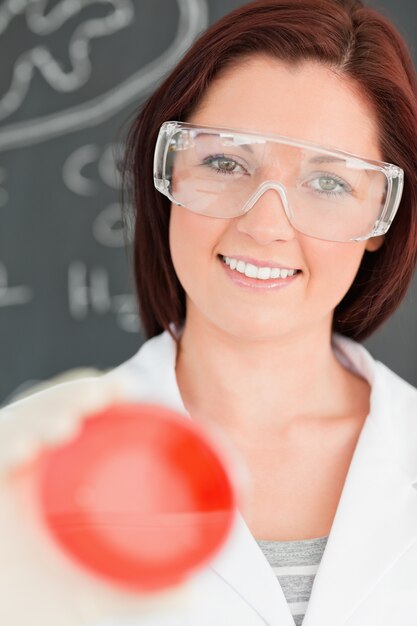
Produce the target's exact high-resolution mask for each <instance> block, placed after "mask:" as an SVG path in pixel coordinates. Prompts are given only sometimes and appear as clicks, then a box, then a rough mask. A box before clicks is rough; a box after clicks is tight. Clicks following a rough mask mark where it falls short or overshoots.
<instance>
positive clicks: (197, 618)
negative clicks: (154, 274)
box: [118, 332, 417, 626]
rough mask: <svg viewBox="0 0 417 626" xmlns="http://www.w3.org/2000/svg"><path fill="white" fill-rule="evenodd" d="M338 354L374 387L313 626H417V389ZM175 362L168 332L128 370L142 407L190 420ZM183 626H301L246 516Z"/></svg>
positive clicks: (342, 341)
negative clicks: (143, 403) (169, 410)
mask: <svg viewBox="0 0 417 626" xmlns="http://www.w3.org/2000/svg"><path fill="white" fill-rule="evenodd" d="M333 346H334V350H335V353H336V355H337V356H338V358H339V360H341V361H342V362H343V363H344V365H345V366H347V367H349V368H350V369H352V370H354V371H356V372H357V373H359V374H360V375H361V376H362V377H364V378H365V379H367V380H368V382H369V383H370V385H371V388H372V392H371V400H370V413H369V416H368V417H367V419H366V421H365V424H364V426H363V428H362V431H361V434H360V437H359V440H358V442H357V446H356V449H355V452H354V455H353V458H352V462H351V465H350V468H349V471H348V474H347V477H346V481H345V484H344V488H343V491H342V495H341V498H340V501H339V505H338V508H337V512H336V516H335V518H334V522H333V525H332V528H331V532H330V535H329V538H328V542H327V545H326V548H325V551H324V554H323V558H322V561H321V563H320V566H319V569H318V572H317V574H316V577H315V580H314V585H313V589H312V593H311V597H310V601H309V603H308V607H307V612H306V615H305V618H304V621H303V626H397V625H398V626H417V389H415V388H414V387H412V386H411V385H409V384H408V383H407V382H406V381H404V380H403V379H401V378H400V377H399V376H397V375H396V374H395V373H394V372H392V371H391V370H390V369H389V368H387V367H386V366H385V365H383V364H382V363H380V362H378V361H376V360H374V359H373V357H372V356H371V355H370V354H369V352H368V351H367V350H366V349H365V348H364V347H363V346H362V345H360V344H359V343H357V342H354V341H352V340H350V339H347V338H346V337H342V336H341V335H338V334H335V335H333ZM175 357H176V351H175V343H174V341H173V340H172V338H171V337H170V335H169V334H168V333H167V332H165V333H162V334H161V335H159V336H157V337H154V338H153V339H151V340H148V341H147V342H146V343H145V344H144V345H143V346H142V347H141V349H140V350H139V352H138V353H137V354H136V355H135V356H134V357H133V358H131V359H130V360H129V361H127V362H126V363H124V364H123V365H121V366H120V367H119V368H118V370H119V372H122V371H123V372H125V373H126V374H129V375H130V376H132V377H133V379H134V380H136V381H137V390H136V394H137V398H138V399H141V400H142V401H145V400H146V401H149V402H158V403H159V404H164V405H166V406H168V407H171V408H173V409H176V410H178V411H180V412H182V413H184V414H186V415H187V411H186V409H185V407H184V405H183V402H182V399H181V396H180V393H179V389H178V385H177V382H176V377H175ZM301 508H302V506H301ZM277 515H279V511H277ZM178 623H181V624H184V626H185V624H187V626H232V625H233V626H234V625H235V624H236V625H238V624H239V625H243V624H244V625H245V626H246V625H248V626H249V625H250V626H252V625H253V626H261V625H262V624H267V625H268V626H294V620H293V618H292V615H291V612H290V610H289V607H288V604H287V602H286V600H285V597H284V594H283V591H282V589H281V586H280V584H279V582H278V580H277V578H276V575H275V574H274V573H273V571H272V568H271V567H270V565H269V563H268V561H267V559H266V558H265V556H264V555H263V553H262V551H261V549H260V548H259V546H258V544H257V543H256V541H255V539H254V537H253V535H252V534H251V532H250V531H249V528H248V527H247V525H246V523H245V521H244V519H243V517H242V515H241V514H240V513H238V515H237V518H236V524H235V527H234V529H233V532H232V535H231V537H230V539H229V542H228V543H227V545H226V547H225V549H224V550H222V551H221V552H220V554H219V555H218V556H217V558H215V560H214V561H213V562H212V563H211V566H210V567H209V568H208V569H207V570H206V571H205V573H204V575H203V576H201V586H200V596H199V600H198V602H196V603H195V612H194V613H193V614H192V615H191V614H190V615H189V616H188V621H187V620H185V621H184V622H178Z"/></svg>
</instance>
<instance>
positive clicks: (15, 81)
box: [0, 0, 417, 403]
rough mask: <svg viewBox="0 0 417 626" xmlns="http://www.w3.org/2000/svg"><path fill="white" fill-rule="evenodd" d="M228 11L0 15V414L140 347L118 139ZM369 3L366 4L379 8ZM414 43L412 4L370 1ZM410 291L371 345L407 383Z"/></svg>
mask: <svg viewBox="0 0 417 626" xmlns="http://www.w3.org/2000/svg"><path fill="white" fill-rule="evenodd" d="M242 4H244V2H240V1H232V0H49V1H48V0H3V2H2V3H1V4H0V57H1V59H2V62H1V66H0V346H1V348H0V374H1V375H0V403H1V402H7V401H9V400H10V399H11V398H12V397H13V396H14V394H15V393H16V392H21V391H22V390H23V389H24V388H25V387H26V386H28V385H31V384H33V383H34V382H36V381H41V380H44V379H46V378H48V377H50V376H53V375H55V374H57V373H58V372H61V371H64V370H67V369H69V368H73V367H79V366H94V367H99V368H108V367H111V366H113V365H116V364H118V363H120V362H121V361H123V360H125V359H126V358H128V357H129V356H130V355H132V354H133V353H134V352H135V351H136V350H137V349H138V347H139V346H140V345H141V343H142V342H143V341H144V335H143V332H142V329H141V327H140V324H139V322H138V318H137V312H136V299H135V296H134V290H133V280H132V272H131V269H130V263H129V247H128V246H127V247H126V246H125V245H124V239H123V233H122V224H121V219H120V216H121V213H120V204H119V202H120V179H119V176H118V174H117V160H118V157H117V155H118V154H120V153H121V146H120V142H121V129H122V128H123V125H124V122H125V120H126V119H128V117H129V116H130V115H131V113H132V112H133V111H134V109H136V108H137V107H138V105H140V103H141V102H143V101H144V99H145V98H146V97H147V96H148V95H149V94H150V93H151V92H152V91H153V90H154V89H155V87H156V86H157V85H158V83H159V82H160V81H161V79H162V78H163V77H164V75H165V74H166V73H167V72H168V71H169V70H170V69H171V67H173V66H174V65H175V64H176V63H177V62H178V60H179V59H180V58H181V56H182V55H183V54H184V52H185V51H186V50H187V48H188V47H189V46H190V44H191V43H192V41H193V40H194V39H195V38H196V37H197V36H198V35H199V34H200V33H201V32H202V31H203V30H205V28H206V27H207V26H208V25H209V24H210V23H212V22H214V21H215V20H217V19H218V18H219V17H221V16H222V15H224V14H225V13H227V12H229V11H230V10H231V9H233V8H235V7H237V6H240V5H242ZM375 4H376V3H374V5H375ZM378 7H380V8H382V9H383V10H384V11H385V12H386V14H387V15H389V16H390V17H391V18H393V19H394V21H395V22H396V23H397V25H398V27H399V28H400V30H401V31H402V32H403V33H404V35H405V36H406V38H407V39H408V41H409V43H410V44H411V45H412V44H413V43H414V41H413V38H414V37H415V33H416V32H417V29H416V26H417V24H416V21H417V16H416V7H415V4H414V0H409V1H408V2H404V0H403V1H402V3H401V6H398V3H397V2H395V1H394V0H392V1H391V2H389V1H388V0H386V1H385V2H382V1H381V2H379V3H378ZM416 311H417V302H416V286H415V285H414V286H413V288H412V289H411V290H410V295H409V297H408V299H407V302H406V303H405V304H404V306H402V307H401V309H400V310H399V311H398V313H397V314H396V315H395V316H394V318H393V319H392V320H391V321H390V322H389V323H388V324H386V326H385V327H384V328H383V329H382V330H381V331H380V332H378V333H377V334H376V335H375V336H374V337H373V338H372V340H370V341H369V342H367V344H368V347H370V348H371V351H372V352H373V353H374V354H375V355H376V356H377V357H378V358H381V359H382V360H384V361H385V363H387V365H389V366H390V367H392V368H393V369H395V371H397V372H398V373H399V374H400V375H402V376H403V377H405V378H406V379H408V380H410V382H412V383H413V384H417V356H416V355H417V350H416V348H417V331H416V324H415V314H416Z"/></svg>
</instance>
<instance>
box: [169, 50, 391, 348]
mask: <svg viewBox="0 0 417 626" xmlns="http://www.w3.org/2000/svg"><path fill="white" fill-rule="evenodd" d="M187 122H192V123H194V124H199V125H202V126H225V127H231V128H244V129H247V130H252V131H256V132H263V133H266V134H268V133H273V134H278V135H284V136H287V137H292V138H296V139H300V140H306V141H311V142H314V143H317V144H321V145H324V146H331V147H333V148H336V149H340V150H344V151H347V152H351V153H354V154H359V155H361V156H365V157H368V158H369V159H379V160H380V159H382V155H381V152H380V150H379V146H378V128H377V124H376V120H375V117H374V114H373V112H372V110H371V109H370V107H369V105H368V104H367V103H366V101H365V100H363V99H361V98H360V97H359V96H358V94H357V93H356V92H355V90H354V88H353V86H352V84H351V83H350V82H349V81H348V79H346V78H342V77H340V76H338V75H337V74H336V73H334V72H332V71H331V70H330V69H328V68H327V67H325V66H324V65H321V64H318V63H315V62H305V63H303V64H302V65H300V66H298V67H297V68H294V67H290V66H288V65H287V64H285V63H283V62H281V61H278V60H274V59H270V58H266V57H259V56H256V57H255V56H254V57H252V58H250V59H249V60H245V61H244V62H242V63H241V64H240V65H238V66H236V67H234V68H233V69H230V70H229V71H228V72H227V73H225V74H223V75H222V76H221V77H219V78H218V79H217V80H216V81H214V82H213V83H212V84H211V86H210V87H209V89H208V91H207V92H206V94H205V96H204V98H203V99H202V101H201V103H200V105H199V107H198V109H197V110H195V111H194V113H193V115H192V116H191V117H189V118H188V119H187ZM324 184H326V181H324ZM381 244H382V238H371V239H369V240H367V241H363V242H349V243H336V242H331V241H323V240H319V239H315V238H312V237H309V236H307V235H304V234H301V233H300V232H298V231H297V230H295V228H294V227H293V226H292V225H291V224H290V223H289V221H288V219H287V217H286V214H285V211H284V207H283V204H282V200H281V197H280V195H279V193H277V191H276V190H275V189H269V190H267V191H266V192H265V193H263V194H262V195H261V196H260V197H259V198H258V200H257V201H256V203H255V204H254V205H253V206H252V208H251V209H250V211H248V212H247V213H245V214H244V215H241V216H238V217H233V218H230V219H222V218H215V217H207V216H203V215H198V214H195V213H192V212H191V211H189V210H188V209H186V208H184V207H179V206H177V205H175V204H172V205H171V217H170V249H171V256H172V260H173V264H174V268H175V271H176V273H177V276H178V278H179V280H180V282H181V284H182V286H183V288H184V290H185V292H186V301H187V323H188V321H189V320H190V319H191V318H192V321H193V324H197V325H199V326H200V327H201V328H203V327H204V325H205V324H209V325H212V326H215V327H217V328H218V329H222V330H223V331H225V332H227V333H230V334H232V335H234V336H236V337H238V336H239V337H242V338H245V339H254V340H255V339H258V340H264V339H268V340H270V339H273V338H277V337H278V336H282V335H288V334H292V333H297V332H302V331H303V329H304V330H307V329H310V330H311V328H312V327H313V328H317V327H318V326H320V327H321V328H322V329H324V328H330V326H331V321H332V316H333V311H334V308H335V307H336V306H337V304H338V303H339V302H340V301H341V300H342V298H343V296H344V295H345V294H346V292H347V291H348V289H349V287H350V286H351V284H352V282H353V280H354V278H355V275H356V273H357V270H358V268H359V265H360V262H361V259H362V256H363V254H364V251H365V250H366V249H368V250H370V251H372V250H375V249H377V248H378V247H379V246H380V245H381ZM224 257H229V258H231V259H236V261H241V262H242V261H243V262H245V261H246V262H249V264H250V265H252V266H255V268H256V267H257V266H258V267H265V266H272V267H279V268H288V269H290V270H292V269H296V270H300V271H299V272H298V273H297V274H296V275H295V276H294V277H292V278H281V280H278V281H275V282H274V281H272V280H262V279H257V278H245V277H244V276H243V275H242V274H240V273H239V272H238V271H236V270H231V269H230V267H234V265H235V261H232V262H231V265H226V264H225V262H224ZM242 267H243V266H242ZM238 268H239V266H238ZM252 271H254V272H255V271H257V270H256V269H254V270H252ZM263 271H264V272H266V270H263ZM273 276H274V274H273ZM277 283H278V284H277Z"/></svg>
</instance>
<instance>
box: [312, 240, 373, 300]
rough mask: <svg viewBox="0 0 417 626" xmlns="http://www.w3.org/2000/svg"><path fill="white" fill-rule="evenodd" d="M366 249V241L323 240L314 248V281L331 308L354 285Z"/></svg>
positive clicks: (313, 283)
mask: <svg viewBox="0 0 417 626" xmlns="http://www.w3.org/2000/svg"><path fill="white" fill-rule="evenodd" d="M321 244H323V245H321ZM364 251H365V243H363V242H352V243H332V242H320V244H319V245H318V246H315V247H314V250H312V249H311V251H310V252H311V254H310V255H309V259H311V264H310V272H311V284H312V285H313V286H314V289H317V290H318V291H320V297H321V299H322V300H324V301H327V302H329V304H330V306H331V307H335V306H336V305H337V304H338V303H339V302H340V301H341V300H342V298H343V297H344V296H345V294H346V293H347V291H348V290H349V288H350V286H351V285H352V283H353V281H354V279H355V276H356V274H357V271H358V269H359V266H360V263H361V260H362V257H363V254H364Z"/></svg>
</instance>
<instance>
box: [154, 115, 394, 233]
mask: <svg viewBox="0 0 417 626" xmlns="http://www.w3.org/2000/svg"><path fill="white" fill-rule="evenodd" d="M154 184H155V187H156V189H158V191H160V192H161V193H163V194H164V195H165V196H167V198H169V199H170V200H171V202H174V203H175V204H177V205H178V206H183V207H185V208H186V209H189V210H190V211H193V212H194V213H198V214H200V215H206V216H209V217H217V218H232V217H237V216H239V215H243V214H244V213H247V212H248V211H249V210H250V209H251V208H252V207H253V206H254V204H255V203H256V201H257V200H258V199H259V198H260V197H261V195H262V194H263V193H265V191H267V190H268V189H275V190H276V191H277V192H278V194H279V195H280V197H281V201H282V205H283V207H284V210H285V213H286V215H287V218H288V220H289V222H290V223H291V224H292V226H293V227H294V228H295V229H296V230H298V231H299V232H301V233H303V234H305V235H308V236H310V237H315V238H318V239H324V240H327V241H340V242H347V241H360V240H364V239H369V238H370V237H376V236H377V235H383V234H385V233H386V232H387V231H388V228H389V227H390V225H391V223H392V220H393V219H394V216H395V214H396V211H397V209H398V206H399V203H400V200H401V195H402V190H403V184H404V172H403V170H402V169H401V168H400V167H398V166H397V165H393V164H391V163H385V162H383V161H376V160H370V159H366V158H363V157H360V156H358V155H354V154H350V153H348V152H343V151H341V150H333V149H327V148H324V147H322V146H320V145H317V144H314V143H311V142H307V141H299V140H298V139H290V138H288V137H282V136H280V135H264V134H261V133H257V132H252V131H246V130H240V129H232V128H223V127H215V128H214V127H210V126H198V125H196V124H190V123H187V122H176V121H167V122H164V123H163V124H162V126H161V128H160V131H159V135H158V138H157V141H156V146H155V154H154Z"/></svg>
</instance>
